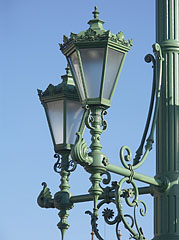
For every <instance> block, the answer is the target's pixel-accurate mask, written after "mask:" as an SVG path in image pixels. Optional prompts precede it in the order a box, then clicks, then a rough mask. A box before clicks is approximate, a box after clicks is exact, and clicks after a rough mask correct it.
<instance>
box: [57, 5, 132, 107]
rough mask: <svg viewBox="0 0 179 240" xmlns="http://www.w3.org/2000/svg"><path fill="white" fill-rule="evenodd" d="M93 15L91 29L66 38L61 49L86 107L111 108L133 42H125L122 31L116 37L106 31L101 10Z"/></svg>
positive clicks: (90, 22) (95, 11)
mask: <svg viewBox="0 0 179 240" xmlns="http://www.w3.org/2000/svg"><path fill="white" fill-rule="evenodd" d="M93 14H94V19H92V20H90V21H89V22H88V24H89V25H90V28H89V29H88V30H87V31H83V32H80V33H79V34H74V33H71V36H70V38H69V39H68V38H67V37H66V36H64V39H63V41H64V43H63V44H60V49H61V51H62V53H63V54H64V55H65V56H66V58H67V61H68V63H69V65H70V68H71V71H72V74H73V77H74V80H75V83H76V86H77V88H78V92H79V95H80V100H81V102H82V104H83V105H85V104H88V105H92V104H95V105H104V106H106V107H109V106H110V104H111V100H112V96H113V93H114V90H115V88H116V85H117V82H118V78H119V75H120V72H121V69H122V66H123V63H124V59H125V57H126V53H127V52H128V51H129V49H130V47H131V45H132V40H129V41H126V40H124V34H123V33H122V32H120V33H118V34H116V35H115V34H112V33H111V32H110V31H106V30H104V29H103V23H104V22H103V21H102V20H100V19H98V14H99V12H98V11H97V7H95V10H94V12H93Z"/></svg>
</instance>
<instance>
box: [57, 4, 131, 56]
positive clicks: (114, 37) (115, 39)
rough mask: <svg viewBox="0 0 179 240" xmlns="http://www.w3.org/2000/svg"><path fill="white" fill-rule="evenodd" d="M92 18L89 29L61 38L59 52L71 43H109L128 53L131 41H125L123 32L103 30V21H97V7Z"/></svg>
mask: <svg viewBox="0 0 179 240" xmlns="http://www.w3.org/2000/svg"><path fill="white" fill-rule="evenodd" d="M93 15H94V18H93V19H92V20H90V21H89V22H88V24H89V25H90V27H89V28H88V29H87V30H86V31H82V32H80V33H78V34H75V33H71V34H70V37H69V38H68V37H67V36H65V35H64V36H63V44H60V50H61V51H62V52H63V51H65V50H66V48H68V45H71V44H72V43H85V42H99V41H100V42H101V41H105V42H111V43H114V44H115V45H120V46H122V47H124V49H126V51H128V50H129V49H130V47H131V46H132V43H133V39H131V40H128V41H127V40H125V37H124V34H123V32H119V33H117V34H113V33H112V32H111V31H110V30H108V31H107V30H105V29H104V28H103V23H104V22H103V21H102V20H100V19H98V15H99V12H98V10H97V7H95V8H94V11H93Z"/></svg>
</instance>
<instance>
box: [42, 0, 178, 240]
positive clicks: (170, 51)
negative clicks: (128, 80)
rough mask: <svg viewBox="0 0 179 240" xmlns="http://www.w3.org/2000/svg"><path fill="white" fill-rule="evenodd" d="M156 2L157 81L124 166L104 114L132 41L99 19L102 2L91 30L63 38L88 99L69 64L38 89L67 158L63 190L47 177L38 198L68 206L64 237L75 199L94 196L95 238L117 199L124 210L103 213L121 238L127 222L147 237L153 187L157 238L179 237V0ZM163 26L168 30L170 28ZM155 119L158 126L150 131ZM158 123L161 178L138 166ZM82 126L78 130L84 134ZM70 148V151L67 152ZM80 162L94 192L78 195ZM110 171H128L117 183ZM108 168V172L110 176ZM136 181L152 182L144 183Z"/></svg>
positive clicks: (61, 165) (63, 214)
mask: <svg viewBox="0 0 179 240" xmlns="http://www.w3.org/2000/svg"><path fill="white" fill-rule="evenodd" d="M156 3H157V4H156V6H157V11H156V14H157V42H158V43H156V44H154V45H153V50H154V54H155V57H154V56H153V55H151V54H148V55H147V56H146V57H145V61H146V62H152V63H153V76H154V78H153V88H152V94H151V102H150V107H149V113H148V118H147V122H146V127H145V130H144V134H143V137H142V140H141V144H140V146H139V148H138V150H137V151H136V156H135V158H134V159H132V154H131V150H130V148H129V147H128V146H123V147H122V148H121V150H120V159H121V163H122V165H123V167H120V166H116V165H113V164H111V163H110V162H109V159H108V157H107V155H106V154H104V153H103V152H101V149H102V145H101V143H100V138H101V134H102V132H103V131H104V130H106V128H107V123H106V121H105V120H104V115H105V114H106V109H107V108H109V107H110V105H111V100H112V96H113V93H114V91H115V87H116V84H117V81H118V78H119V75H120V71H121V69H122V66H123V63H124V59H125V57H126V53H127V52H128V51H129V50H130V47H131V46H132V40H129V41H126V40H125V39H124V34H123V33H122V32H119V33H118V34H116V35H115V34H112V33H111V32H110V31H106V30H104V29H103V23H104V22H103V21H102V20H100V19H98V14H99V12H98V11H97V8H96V7H95V10H94V12H93V14H94V18H93V19H92V20H90V21H89V22H88V23H89V25H90V27H89V29H88V30H87V31H83V32H80V33H79V34H74V33H71V35H70V38H68V37H66V36H64V38H63V44H60V49H61V51H62V53H63V54H64V55H65V56H66V59H67V61H68V64H69V66H70V69H71V72H72V75H73V79H74V82H75V86H76V88H77V92H78V95H79V99H80V102H81V103H79V102H78V97H77V94H76V93H77V92H76V90H75V86H74V85H73V84H72V82H71V81H72V77H71V76H70V75H69V70H67V75H66V76H63V77H62V79H63V82H62V83H61V84H60V85H58V86H56V87H54V86H52V85H50V86H49V87H48V88H47V90H46V91H45V92H42V91H40V90H39V91H38V93H39V97H40V100H41V102H42V104H43V106H44V108H45V112H46V116H47V120H48V124H49V128H50V131H51V135H52V140H53V143H54V149H55V152H56V153H57V154H60V155H62V159H60V157H59V155H55V157H57V158H58V160H57V162H56V163H55V167H54V169H55V171H56V172H59V173H60V175H61V184H60V191H59V192H57V193H55V195H54V197H52V195H51V193H50V190H49V188H48V187H47V184H46V183H43V190H42V191H41V193H40V195H39V197H38V200H37V201H38V204H39V206H41V207H44V208H57V209H58V210H60V212H59V217H60V222H59V223H58V227H59V229H60V230H61V234H62V240H64V236H65V231H66V230H67V229H68V227H69V224H68V222H67V217H68V215H69V214H68V210H70V209H71V208H72V207H73V206H74V204H75V203H78V202H86V201H93V203H94V207H93V210H92V211H87V212H86V213H88V214H89V215H90V216H91V225H92V237H94V234H95V236H96V237H97V238H98V239H99V240H103V238H102V236H101V234H100V231H99V230H98V228H97V225H98V224H97V221H98V218H99V213H98V212H99V211H98V210H99V209H100V208H101V207H103V205H104V204H109V203H113V204H114V206H115V207H116V209H117V215H116V216H114V212H113V210H111V209H109V208H105V209H104V210H103V212H102V213H103V217H104V220H105V222H106V223H107V224H109V225H116V237H117V239H118V240H120V229H119V225H120V223H123V224H124V226H125V228H126V229H127V230H128V231H129V232H130V235H131V238H133V239H136V240H145V239H146V238H145V237H144V233H143V230H142V227H141V226H139V224H138V219H137V209H139V208H138V207H139V205H140V204H141V205H142V206H143V208H140V211H139V213H140V215H141V216H143V217H144V216H145V214H146V205H145V203H144V202H143V201H141V200H140V199H139V197H140V195H142V194H151V195H152V196H154V199H155V212H154V214H155V230H154V231H155V237H154V239H155V240H169V239H170V240H174V239H178V238H179V221H178V220H177V219H178V218H179V212H178V209H179V201H178V197H179V194H178V182H179V181H178V179H179V164H178V156H179V154H178V153H179V144H178V136H179V128H178V119H179V117H178V113H179V111H178V104H179V101H178V94H179V90H178V73H179V70H178V68H179V64H178V62H179V60H178V59H179V58H178V53H179V35H178V26H179V22H178V19H179V18H178V15H177V14H176V13H178V12H179V0H174V1H173V3H172V4H173V5H169V3H168V1H160V0H156ZM165 10H166V11H167V14H166V12H165ZM165 23H167V24H166V25H165ZM172 24H173V25H174V26H173V25H172ZM163 29H166V31H162V30H163ZM163 56H164V58H163ZM72 89H73V91H74V92H73V93H72V92H71V90H72ZM70 101H72V102H70ZM81 106H83V108H81ZM68 110H69V112H68ZM152 113H153V115H152ZM82 116H83V117H82ZM84 123H85V125H86V127H87V128H88V129H90V134H91V145H90V151H89V150H88V146H87V144H86V142H85V140H84V138H83V129H84ZM149 126H151V127H150V131H149ZM155 126H157V171H156V176H155V177H149V176H147V175H143V174H141V173H138V172H136V171H135V170H136V169H137V168H139V167H140V166H141V165H142V164H143V163H144V161H145V159H146V158H147V156H148V154H149V152H150V150H151V149H152V144H153V142H154V129H155ZM70 129H71V130H70ZM74 133H76V134H77V139H76V141H75V137H74ZM147 136H148V137H147ZM144 144H145V151H144V153H143V149H144ZM66 151H67V154H66V155H65V157H64V155H63V153H64V152H65V153H66ZM70 156H71V158H72V159H71V158H70ZM77 164H80V165H81V166H83V167H84V169H85V170H86V171H87V172H88V173H89V174H90V181H91V187H90V189H89V191H88V192H89V194H85V195H74V196H72V195H71V193H70V192H69V188H70V186H69V182H68V180H69V179H68V177H69V174H70V172H72V171H74V170H75V169H76V168H75V167H76V165H77ZM110 173H115V174H117V175H120V176H122V178H121V179H120V181H119V182H117V181H116V182H111V175H110ZM103 175H105V176H106V178H105V179H103V180H102V178H103ZM135 180H138V181H140V182H143V183H145V184H147V185H146V186H145V187H137V184H136V182H135ZM102 181H103V183H104V184H106V185H107V186H106V187H102V186H101V182H102ZM124 184H128V186H129V187H128V188H126V187H125V188H124ZM123 204H127V206H128V207H129V208H133V210H134V214H133V216H132V215H129V214H126V213H125V212H123ZM164 214H165V215H164ZM166 216H167V219H166ZM129 222H130V223H129Z"/></svg>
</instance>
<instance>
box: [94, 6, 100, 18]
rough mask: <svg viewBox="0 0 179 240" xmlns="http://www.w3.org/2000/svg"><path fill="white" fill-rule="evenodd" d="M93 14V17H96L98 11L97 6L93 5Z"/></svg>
mask: <svg viewBox="0 0 179 240" xmlns="http://www.w3.org/2000/svg"><path fill="white" fill-rule="evenodd" d="M93 15H94V19H98V15H99V12H98V8H97V6H95V7H94V12H93Z"/></svg>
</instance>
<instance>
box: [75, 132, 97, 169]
mask: <svg viewBox="0 0 179 240" xmlns="http://www.w3.org/2000/svg"><path fill="white" fill-rule="evenodd" d="M77 136H78V140H77V143H76V144H75V146H74V147H73V148H72V151H71V156H72V159H73V161H75V162H77V163H79V164H80V165H82V166H86V165H91V164H92V162H93V158H92V157H90V156H89V155H88V146H87V144H86V142H85V140H84V139H83V138H82V134H81V133H80V132H77Z"/></svg>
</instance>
